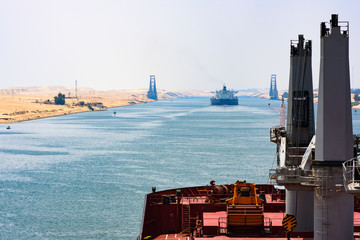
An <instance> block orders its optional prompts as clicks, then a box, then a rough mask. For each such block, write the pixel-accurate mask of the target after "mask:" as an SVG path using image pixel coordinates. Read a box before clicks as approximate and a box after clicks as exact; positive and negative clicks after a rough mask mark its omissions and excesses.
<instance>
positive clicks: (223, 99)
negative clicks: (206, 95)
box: [210, 85, 239, 105]
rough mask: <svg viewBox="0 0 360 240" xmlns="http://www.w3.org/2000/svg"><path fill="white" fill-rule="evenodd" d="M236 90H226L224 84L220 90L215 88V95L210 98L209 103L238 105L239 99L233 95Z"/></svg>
mask: <svg viewBox="0 0 360 240" xmlns="http://www.w3.org/2000/svg"><path fill="white" fill-rule="evenodd" d="M236 93H237V91H234V90H227V89H226V86H225V85H224V86H223V88H222V90H217V91H216V92H215V96H214V97H212V98H210V103H211V105H238V104H239V99H238V98H237V97H236V96H235V94H236Z"/></svg>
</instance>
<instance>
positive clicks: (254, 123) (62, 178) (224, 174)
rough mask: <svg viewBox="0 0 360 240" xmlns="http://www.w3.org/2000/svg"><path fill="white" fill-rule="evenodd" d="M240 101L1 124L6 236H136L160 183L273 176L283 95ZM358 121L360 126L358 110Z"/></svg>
mask: <svg viewBox="0 0 360 240" xmlns="http://www.w3.org/2000/svg"><path fill="white" fill-rule="evenodd" d="M239 99H240V101H239V102H240V105H239V106H210V105H209V99H208V98H183V99H175V100H161V101H157V102H153V103H147V104H139V105H132V106H127V107H121V108H116V109H109V110H108V111H101V112H86V113H80V114H73V115H66V116H61V117H54V118H47V119H41V120H35V121H28V122H21V123H14V124H10V126H11V129H10V130H8V129H6V127H7V126H8V125H9V124H6V125H5V124H0V143H1V145H0V161H1V163H0V239H3V240H7V239H9V240H13V239H19V240H21V239H134V238H136V236H137V235H138V234H139V233H140V226H141V217H142V211H143V202H144V195H145V193H148V192H150V191H151V187H152V186H156V188H157V189H158V190H163V189H167V188H177V187H185V186H194V185H206V184H208V183H209V182H210V180H212V179H214V180H215V181H216V183H217V184H225V183H233V182H235V181H236V180H247V181H248V182H256V183H267V182H268V169H269V168H272V167H274V161H275V149H276V147H275V145H274V144H273V143H271V142H270V141H269V128H270V127H271V126H274V125H278V124H279V119H277V118H278V117H279V106H280V101H269V100H265V99H259V98H250V97H240V98H239ZM269 103H270V107H269V105H268V104H269ZM114 111H116V114H114V113H113V112H114ZM353 119H354V124H355V126H354V131H357V132H360V128H359V126H360V114H359V113H354V112H353Z"/></svg>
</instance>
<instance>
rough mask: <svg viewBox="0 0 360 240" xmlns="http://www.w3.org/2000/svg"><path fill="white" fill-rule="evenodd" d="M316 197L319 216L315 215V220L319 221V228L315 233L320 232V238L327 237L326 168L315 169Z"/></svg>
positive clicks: (327, 197) (327, 196)
mask: <svg viewBox="0 0 360 240" xmlns="http://www.w3.org/2000/svg"><path fill="white" fill-rule="evenodd" d="M316 180H317V184H316V185H317V187H316V190H317V191H316V197H317V198H318V199H319V203H318V204H317V205H318V206H319V207H320V209H321V213H322V215H321V217H317V219H316V220H317V221H319V222H320V223H321V230H318V231H317V233H320V234H321V239H328V227H329V223H328V208H329V203H328V199H329V188H330V186H329V175H328V170H327V169H321V170H317V171H316Z"/></svg>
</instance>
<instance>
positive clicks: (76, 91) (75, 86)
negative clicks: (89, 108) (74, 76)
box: [75, 80, 78, 99]
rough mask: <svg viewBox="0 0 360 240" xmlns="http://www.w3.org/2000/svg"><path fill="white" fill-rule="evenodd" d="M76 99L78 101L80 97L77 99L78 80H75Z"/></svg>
mask: <svg viewBox="0 0 360 240" xmlns="http://www.w3.org/2000/svg"><path fill="white" fill-rule="evenodd" d="M75 98H76V99H78V97H77V80H75Z"/></svg>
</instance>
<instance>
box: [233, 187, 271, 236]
mask: <svg viewBox="0 0 360 240" xmlns="http://www.w3.org/2000/svg"><path fill="white" fill-rule="evenodd" d="M227 203H228V206H227V226H228V233H238V232H246V231H247V230H249V229H250V228H252V229H253V228H259V229H261V228H263V227H264V212H263V207H262V203H263V200H261V199H260V198H259V197H258V196H257V194H256V187H255V184H254V183H246V181H242V182H241V181H237V182H236V183H235V184H234V195H233V197H232V198H230V199H228V200H227Z"/></svg>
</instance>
